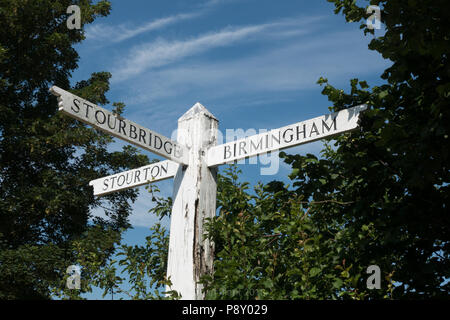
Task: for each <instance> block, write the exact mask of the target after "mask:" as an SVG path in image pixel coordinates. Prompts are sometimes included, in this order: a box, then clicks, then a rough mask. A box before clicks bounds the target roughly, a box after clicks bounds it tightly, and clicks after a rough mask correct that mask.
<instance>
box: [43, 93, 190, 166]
mask: <svg viewBox="0 0 450 320" xmlns="http://www.w3.org/2000/svg"><path fill="white" fill-rule="evenodd" d="M50 92H51V93H52V94H53V95H55V96H57V97H58V106H59V111H61V112H63V113H64V114H66V115H68V116H70V117H72V118H75V119H77V120H79V121H82V122H84V123H86V124H89V125H91V126H93V127H95V128H96V129H99V130H102V131H104V132H106V133H109V134H111V135H113V136H115V137H117V138H119V139H122V140H124V141H126V142H129V143H131V144H134V145H135V146H138V147H141V148H143V149H145V150H148V151H151V152H153V153H155V154H157V155H159V156H162V157H164V158H166V159H169V160H173V161H175V162H178V163H180V164H183V165H187V164H188V149H187V147H185V146H184V145H181V144H179V143H178V142H175V141H172V140H170V139H169V138H167V137H165V136H163V135H161V134H159V133H156V132H154V131H152V130H150V129H147V128H144V127H142V126H141V125H139V124H137V123H135V122H132V121H130V120H127V119H124V118H122V117H120V116H117V115H116V114H114V113H113V112H111V111H109V110H106V109H103V108H101V107H99V106H97V105H96V104H94V103H91V102H89V101H87V100H85V99H83V98H80V97H78V96H76V95H74V94H72V93H70V92H68V91H65V90H63V89H61V88H59V87H57V86H53V87H51V88H50Z"/></svg>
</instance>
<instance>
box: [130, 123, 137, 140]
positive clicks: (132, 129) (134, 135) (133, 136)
mask: <svg viewBox="0 0 450 320" xmlns="http://www.w3.org/2000/svg"><path fill="white" fill-rule="evenodd" d="M136 129H137V128H136V127H135V126H133V125H132V124H131V123H130V135H129V137H130V138H131V139H136V138H137V133H136Z"/></svg>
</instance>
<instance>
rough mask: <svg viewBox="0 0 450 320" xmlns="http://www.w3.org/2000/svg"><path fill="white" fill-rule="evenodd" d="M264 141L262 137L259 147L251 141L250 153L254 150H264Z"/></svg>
mask: <svg viewBox="0 0 450 320" xmlns="http://www.w3.org/2000/svg"><path fill="white" fill-rule="evenodd" d="M262 140H263V137H261V138H260V139H259V141H258V144H257V145H255V143H254V142H253V140H250V153H251V152H252V150H254V151H258V149H260V148H261V150H262V146H263V145H262Z"/></svg>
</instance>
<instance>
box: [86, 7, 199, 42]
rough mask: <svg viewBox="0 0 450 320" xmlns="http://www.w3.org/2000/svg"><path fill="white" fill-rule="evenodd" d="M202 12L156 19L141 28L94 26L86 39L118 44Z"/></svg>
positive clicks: (88, 30)
mask: <svg viewBox="0 0 450 320" xmlns="http://www.w3.org/2000/svg"><path fill="white" fill-rule="evenodd" d="M201 14H202V12H192V13H181V14H177V15H172V16H169V17H165V18H160V19H156V20H153V21H150V22H148V23H145V24H143V25H140V26H134V27H131V26H129V25H126V24H121V25H118V26H113V25H109V24H94V25H89V26H88V27H87V28H86V39H87V40H93V41H97V42H102V41H103V42H110V43H117V42H121V41H124V40H127V39H130V38H133V37H135V36H137V35H140V34H143V33H146V32H150V31H156V30H159V29H162V28H164V27H167V26H169V25H172V24H175V23H179V22H182V21H185V20H189V19H194V18H196V17H198V16H199V15H201Z"/></svg>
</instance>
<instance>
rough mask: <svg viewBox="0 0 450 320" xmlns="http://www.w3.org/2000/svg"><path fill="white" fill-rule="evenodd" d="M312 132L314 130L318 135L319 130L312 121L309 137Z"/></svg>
mask: <svg viewBox="0 0 450 320" xmlns="http://www.w3.org/2000/svg"><path fill="white" fill-rule="evenodd" d="M313 132H315V133H316V135H319V130H317V126H316V124H315V123H314V122H313V125H312V127H311V132H310V133H309V137H311V136H312V134H313Z"/></svg>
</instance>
